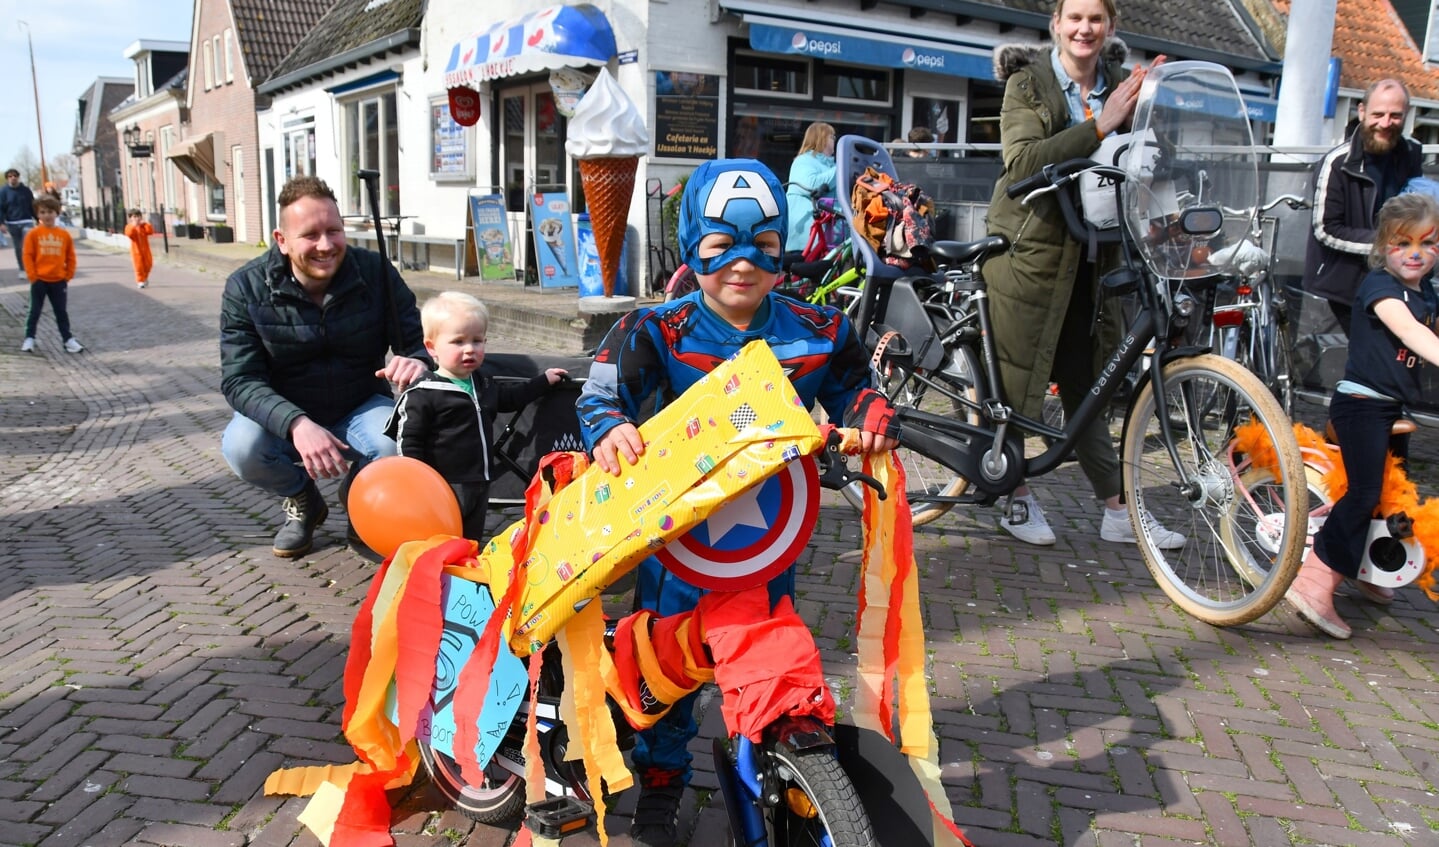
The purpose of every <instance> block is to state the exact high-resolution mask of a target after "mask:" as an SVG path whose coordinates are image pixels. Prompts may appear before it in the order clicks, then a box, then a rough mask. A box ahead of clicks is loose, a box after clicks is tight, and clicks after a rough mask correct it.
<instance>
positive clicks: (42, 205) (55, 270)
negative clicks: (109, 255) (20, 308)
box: [20, 194, 85, 353]
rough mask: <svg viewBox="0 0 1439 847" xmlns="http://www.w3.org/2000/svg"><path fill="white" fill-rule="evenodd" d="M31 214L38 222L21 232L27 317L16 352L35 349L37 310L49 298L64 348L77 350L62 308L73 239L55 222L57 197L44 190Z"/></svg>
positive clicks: (71, 271) (70, 274) (72, 266)
mask: <svg viewBox="0 0 1439 847" xmlns="http://www.w3.org/2000/svg"><path fill="white" fill-rule="evenodd" d="M35 217H37V218H39V219H40V225H39V226H37V227H35V228H34V229H32V230H30V231H29V232H27V233H26V234H25V248H24V258H25V276H26V277H27V278H28V279H29V280H30V318H29V320H27V321H26V322H25V341H24V342H23V343H22V344H21V345H20V352H22V353H29V352H31V351H32V350H34V349H35V329H36V327H38V326H39V325H40V313H41V312H42V311H43V310H44V308H45V299H46V298H49V300H50V308H52V309H54V310H55V326H56V327H57V328H59V330H60V337H61V338H63V339H65V352H67V353H79V352H80V351H81V350H84V349H85V345H83V344H81V343H80V340H79V339H78V338H76V337H75V336H73V335H71V334H70V313H69V311H67V310H66V308H65V299H66V294H67V293H68V291H69V287H70V278H71V277H73V276H75V242H74V241H72V240H71V238H70V233H68V232H66V231H65V230H63V229H61V228H60V227H58V226H56V225H55V221H56V219H58V218H59V217H60V201H59V200H58V199H56V198H54V197H52V196H50V195H48V194H42V195H40V196H39V197H37V198H35Z"/></svg>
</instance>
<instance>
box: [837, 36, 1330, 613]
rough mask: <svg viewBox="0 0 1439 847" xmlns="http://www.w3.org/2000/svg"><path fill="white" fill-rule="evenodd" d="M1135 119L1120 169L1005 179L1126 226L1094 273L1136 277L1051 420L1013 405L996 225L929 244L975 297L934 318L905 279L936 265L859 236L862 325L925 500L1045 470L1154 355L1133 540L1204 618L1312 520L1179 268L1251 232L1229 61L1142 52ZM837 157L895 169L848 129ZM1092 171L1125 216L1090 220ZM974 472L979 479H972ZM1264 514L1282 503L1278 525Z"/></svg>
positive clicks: (1128, 280)
mask: <svg viewBox="0 0 1439 847" xmlns="http://www.w3.org/2000/svg"><path fill="white" fill-rule="evenodd" d="M1133 138H1134V139H1135V141H1134V142H1133V144H1132V145H1131V150H1130V153H1129V157H1128V159H1127V162H1128V163H1129V164H1128V165H1127V166H1126V168H1124V169H1120V168H1115V167H1111V166H1105V165H1098V164H1096V163H1095V162H1093V161H1091V160H1087V159H1082V160H1074V161H1070V162H1065V163H1061V164H1056V165H1050V166H1047V167H1046V168H1045V169H1044V170H1043V171H1042V172H1041V173H1039V174H1036V175H1035V176H1034V177H1031V178H1030V179H1027V180H1024V181H1021V182H1019V183H1017V184H1015V185H1014V186H1012V187H1011V188H1010V192H1011V194H1012V195H1013V196H1016V197H1019V196H1025V197H1027V199H1033V198H1034V197H1036V196H1039V195H1042V194H1046V193H1054V194H1056V196H1057V197H1058V199H1059V201H1060V205H1061V208H1062V209H1063V212H1064V215H1065V218H1066V222H1067V223H1068V225H1069V228H1070V230H1071V232H1072V233H1073V234H1074V236H1075V237H1076V238H1077V239H1078V240H1079V241H1080V242H1081V243H1090V244H1094V243H1114V244H1119V245H1120V246H1121V248H1122V251H1123V253H1124V256H1125V261H1124V264H1123V265H1122V266H1121V267H1120V268H1118V269H1117V270H1115V271H1112V272H1110V273H1109V274H1108V275H1106V277H1105V279H1104V281H1103V286H1102V287H1103V289H1104V291H1105V293H1106V294H1107V295H1117V294H1125V293H1134V294H1136V296H1137V298H1138V302H1139V309H1138V312H1137V313H1136V314H1135V315H1134V316H1133V318H1132V319H1131V321H1130V322H1129V325H1128V327H1127V329H1126V330H1125V332H1124V336H1123V340H1122V341H1121V342H1120V344H1119V346H1118V348H1117V349H1116V350H1115V351H1114V352H1113V354H1112V355H1111V356H1110V357H1109V359H1108V362H1107V363H1106V364H1105V365H1104V367H1102V368H1101V369H1100V376H1099V378H1098V380H1097V381H1096V383H1095V385H1094V387H1093V388H1092V389H1091V391H1090V392H1089V393H1088V395H1087V396H1086V397H1085V399H1084V401H1083V403H1081V405H1080V406H1079V408H1078V409H1077V410H1076V412H1075V414H1074V416H1073V417H1071V418H1070V419H1068V420H1066V421H1065V425H1064V427H1063V429H1061V430H1056V429H1054V428H1051V427H1048V426H1046V425H1045V424H1044V423H1043V422H1042V421H1036V420H1030V419H1027V418H1025V417H1023V416H1020V415H1018V414H1016V413H1015V412H1014V410H1013V408H1012V407H1011V406H1010V405H1009V403H1008V401H1007V399H1006V397H1005V394H1004V387H1003V384H1002V382H1001V380H1000V378H999V371H998V363H997V358H996V352H995V345H994V340H993V338H992V335H991V333H990V327H989V317H988V302H987V297H986V284H985V282H984V280H983V278H982V275H981V273H980V270H979V266H980V265H981V264H982V262H983V260H984V258H985V257H986V256H988V255H991V254H992V253H994V252H995V251H999V250H1004V249H1007V248H1008V242H1007V240H1006V239H1004V238H1003V237H1000V236H992V237H990V238H986V239H982V240H980V241H977V242H973V243H971V244H968V245H961V246H960V247H957V248H956V247H938V248H937V252H941V253H943V254H944V255H943V256H942V258H941V261H943V262H944V263H945V264H946V265H947V266H949V267H951V268H957V270H952V271H950V272H949V274H948V277H949V279H948V282H949V284H950V285H951V286H952V287H953V288H954V289H955V290H957V291H960V292H962V293H965V294H968V295H969V297H970V300H971V301H972V302H973V303H974V304H975V308H973V309H972V310H968V311H966V310H964V309H956V310H953V311H952V312H951V314H949V315H948V316H947V317H944V318H940V319H936V314H935V309H934V308H933V306H932V305H929V306H926V304H925V303H924V302H923V300H922V298H921V297H920V295H919V294H918V293H917V285H928V284H932V279H926V278H925V277H924V276H923V275H910V274H906V273H905V272H902V271H897V270H894V269H893V268H892V267H891V266H888V265H885V264H884V263H883V262H882V261H881V260H880V257H879V256H878V255H877V254H875V252H874V250H873V249H871V248H870V247H869V246H868V244H867V243H863V242H857V249H858V250H859V251H860V252H861V253H863V254H864V258H865V264H866V272H867V278H868V281H869V284H868V285H867V286H866V287H865V289H864V295H863V298H862V299H861V303H860V306H859V310H858V318H857V324H858V325H859V326H860V327H862V328H863V329H862V330H861V331H862V332H864V333H865V334H866V336H865V337H866V339H867V342H868V343H870V344H871V346H872V347H874V349H875V351H876V353H875V357H876V360H877V361H878V362H880V364H881V367H882V368H883V370H884V371H885V372H886V373H888V375H889V384H890V389H891V392H892V395H891V396H892V399H895V400H896V401H897V402H898V403H899V404H900V411H899V413H900V418H901V421H902V425H903V435H902V438H901V443H902V445H903V447H904V448H907V449H906V452H905V457H904V462H905V467H906V471H907V475H908V478H909V480H910V485H909V489H910V490H909V491H908V492H907V494H908V497H909V498H910V500H911V502H914V503H927V504H930V510H931V511H941V510H944V509H948V508H950V507H951V506H953V505H954V504H956V503H963V502H976V501H977V502H992V501H993V500H994V499H995V498H997V497H999V496H1002V495H1005V494H1008V493H1010V492H1011V491H1013V490H1014V489H1015V488H1016V487H1017V486H1018V485H1019V484H1020V482H1021V481H1023V480H1026V479H1032V478H1034V477H1037V476H1041V475H1043V474H1045V473H1048V472H1049V471H1051V470H1053V469H1054V468H1055V467H1057V466H1058V465H1059V463H1060V462H1061V461H1062V460H1063V459H1064V457H1066V456H1067V455H1068V454H1069V453H1070V452H1071V451H1072V447H1073V444H1074V441H1075V439H1076V436H1077V435H1078V433H1080V432H1082V431H1083V430H1084V429H1085V428H1086V427H1088V426H1089V425H1090V424H1091V423H1092V422H1093V421H1094V420H1095V419H1096V417H1097V416H1098V415H1099V414H1100V413H1101V411H1102V410H1103V409H1104V408H1105V407H1106V406H1107V405H1108V404H1109V402H1110V400H1111V398H1112V397H1113V396H1114V394H1115V392H1116V391H1117V390H1118V389H1119V387H1120V386H1121V384H1123V382H1124V380H1123V379H1122V377H1123V376H1124V375H1125V374H1128V373H1130V372H1131V371H1133V370H1134V369H1135V366H1136V365H1137V364H1138V363H1139V362H1140V361H1141V359H1142V358H1143V357H1145V356H1149V358H1150V366H1149V367H1147V368H1144V369H1142V370H1141V371H1139V373H1140V377H1139V383H1138V386H1137V390H1136V392H1135V396H1134V399H1133V401H1132V402H1131V403H1130V406H1129V410H1128V414H1127V415H1126V417H1125V421H1124V424H1123V428H1122V435H1121V458H1122V460H1123V473H1124V494H1125V499H1126V501H1127V503H1128V507H1129V512H1130V519H1131V520H1132V521H1133V523H1134V526H1135V528H1136V534H1137V535H1138V536H1139V540H1140V541H1139V545H1140V550H1141V553H1142V555H1143V557H1144V560H1145V563H1146V565H1147V566H1148V567H1149V569H1150V571H1151V572H1152V573H1153V575H1154V576H1155V578H1156V580H1157V581H1158V583H1159V585H1160V587H1161V588H1162V589H1163V590H1164V591H1165V592H1166V593H1167V594H1168V595H1169V596H1170V597H1171V599H1173V600H1174V601H1175V602H1176V603H1177V604H1178V605H1179V606H1181V607H1182V608H1184V609H1185V610H1186V611H1188V612H1189V613H1190V614H1193V615H1194V616H1196V617H1198V618H1200V619H1202V620H1205V621H1207V622H1209V623H1212V624H1215V625H1233V624H1240V623H1245V622H1248V621H1251V620H1253V619H1255V618H1257V617H1259V616H1260V615H1262V614H1264V613H1265V612H1267V611H1269V609H1270V608H1272V607H1273V606H1274V605H1275V604H1276V603H1277V602H1278V601H1279V600H1280V599H1281V598H1282V597H1283V595H1284V592H1285V590H1286V589H1287V588H1288V585H1289V583H1290V582H1291V581H1292V579H1293V577H1294V574H1295V573H1296V571H1297V570H1298V567H1299V563H1300V559H1301V556H1302V553H1303V548H1304V535H1305V533H1304V530H1303V524H1302V523H1296V521H1300V520H1301V516H1302V515H1303V514H1305V513H1306V512H1307V511H1308V503H1307V496H1308V491H1307V488H1306V486H1304V485H1303V484H1302V480H1303V478H1304V477H1303V471H1302V463H1301V460H1300V456H1299V451H1298V447H1297V445H1296V444H1295V441H1294V435H1293V432H1292V430H1291V428H1290V423H1289V419H1288V416H1287V415H1285V413H1284V411H1283V409H1282V408H1280V406H1279V403H1278V401H1277V400H1276V399H1275V398H1274V396H1273V395H1272V394H1271V392H1270V391H1269V390H1268V389H1267V388H1266V387H1265V386H1264V385H1263V383H1261V382H1260V381H1259V380H1258V378H1257V377H1255V376H1254V375H1253V374H1252V373H1250V372H1249V371H1247V370H1246V369H1244V368H1243V367H1241V366H1239V365H1238V364H1237V363H1235V362H1234V361H1231V360H1228V359H1224V358H1222V357H1220V356H1216V355H1212V354H1206V353H1204V352H1203V348H1199V347H1195V346H1192V345H1189V344H1187V343H1186V342H1185V337H1186V332H1187V330H1188V329H1189V327H1190V323H1191V321H1192V320H1193V319H1195V317H1196V315H1195V312H1196V303H1195V299H1194V297H1193V296H1192V294H1191V293H1189V287H1190V286H1191V285H1194V284H1196V283H1201V282H1208V281H1212V280H1213V278H1214V277H1215V276H1216V275H1217V273H1218V270H1217V269H1215V268H1214V267H1213V266H1212V265H1210V264H1209V263H1208V261H1207V258H1208V253H1209V247H1210V245H1214V244H1216V243H1220V244H1223V243H1232V242H1234V241H1237V240H1238V239H1240V238H1243V237H1244V236H1245V235H1247V234H1248V232H1249V228H1250V222H1249V219H1248V218H1247V217H1244V216H1242V215H1239V216H1227V215H1225V213H1224V208H1225V207H1229V208H1231V209H1236V208H1237V209H1246V208H1247V209H1250V210H1253V209H1254V208H1255V207H1256V206H1257V202H1256V200H1255V196H1256V195H1257V185H1258V174H1257V165H1256V162H1255V158H1254V156H1253V154H1252V152H1243V153H1235V152H1233V151H1235V150H1236V149H1237V150H1240V151H1251V150H1252V146H1251V136H1250V134H1249V124H1248V121H1247V119H1246V117H1245V110H1244V105H1243V101H1242V100H1241V99H1240V96H1239V92H1238V89H1237V87H1236V86H1235V84H1234V81H1233V78H1232V76H1231V75H1230V74H1229V72H1228V71H1227V70H1226V69H1224V68H1222V67H1220V66H1218V65H1214V64H1210V63H1204V62H1175V63H1169V64H1166V65H1162V66H1160V67H1159V68H1156V69H1154V70H1153V71H1151V73H1150V77H1149V79H1148V80H1147V81H1146V83H1145V85H1144V87H1143V89H1142V91H1141V94H1140V99H1139V103H1138V105H1137V106H1136V109H1135V117H1134V133H1133ZM1220 142H1222V146H1221V144H1220ZM837 158H838V160H839V168H840V177H841V184H846V183H849V182H851V181H852V180H853V179H854V177H855V176H856V175H857V174H859V173H862V172H863V171H864V168H865V167H877V168H880V169H882V170H885V171H886V172H888V173H891V174H893V172H894V171H893V163H892V162H891V161H890V160H889V156H888V154H887V153H886V152H885V151H884V149H883V148H882V147H880V146H879V145H876V144H874V143H873V142H871V141H868V140H867V139H863V138H859V137H855V136H846V137H844V138H842V139H841V140H840V144H839V151H838V155H837ZM1085 173H1091V174H1097V175H1101V176H1103V177H1105V178H1107V179H1112V180H1114V181H1115V182H1116V183H1117V185H1116V191H1118V192H1119V193H1120V200H1121V201H1122V209H1123V215H1122V217H1123V221H1122V222H1121V225H1120V226H1119V227H1117V228H1115V229H1110V230H1096V229H1095V228H1094V227H1093V226H1092V225H1090V224H1089V223H1088V222H1087V221H1086V220H1085V219H1084V218H1083V216H1082V214H1081V212H1080V210H1079V209H1078V207H1077V202H1076V201H1075V199H1074V197H1073V189H1072V186H1074V185H1075V184H1076V182H1077V180H1078V179H1079V177H1080V176H1081V175H1082V174H1085ZM1195 180H1203V181H1205V182H1207V184H1208V186H1209V188H1208V191H1207V193H1206V196H1207V197H1208V201H1207V202H1205V203H1199V202H1197V198H1198V196H1199V195H1198V194H1197V193H1196V192H1192V191H1183V190H1182V186H1183V185H1184V184H1185V183H1192V182H1193V181H1195ZM1221 199H1222V200H1224V201H1225V202H1222V203H1221V202H1219V201H1220V200H1221ZM845 211H846V212H847V213H852V211H853V210H851V209H848V208H846V210H845ZM1252 214H1253V212H1252V211H1251V212H1250V215H1251V216H1252ZM1201 247H1203V248H1204V249H1203V250H1200V249H1196V248H1201ZM1251 421H1254V422H1257V424H1258V425H1259V426H1260V427H1262V430H1263V432H1265V433H1266V434H1267V436H1268V440H1267V443H1269V444H1272V445H1273V446H1274V454H1273V458H1274V461H1273V462H1272V466H1273V467H1274V468H1275V472H1274V473H1264V472H1262V471H1261V470H1260V469H1258V468H1256V467H1255V466H1254V465H1253V462H1252V457H1250V456H1248V455H1245V454H1243V453H1241V452H1236V450H1235V440H1234V433H1235V430H1236V428H1237V427H1238V426H1239V425H1241V424H1245V423H1249V422H1251ZM1026 435H1038V436H1047V437H1049V438H1050V439H1052V440H1053V444H1052V446H1050V447H1049V448H1048V449H1046V450H1045V451H1044V452H1043V453H1041V454H1039V455H1038V456H1034V457H1026V456H1025V454H1024V441H1023V438H1024V436H1026ZM970 486H973V487H974V488H975V489H977V493H976V494H975V495H973V496H968V497H967V496H965V492H966V491H967V489H968V488H969V487H970ZM1146 513H1147V514H1152V515H1153V516H1154V517H1156V518H1158V519H1159V520H1160V521H1161V522H1163V523H1164V524H1165V525H1167V526H1170V527H1176V528H1179V529H1181V530H1182V531H1184V532H1185V535H1186V538H1187V541H1186V543H1185V545H1184V546H1183V547H1182V548H1180V549H1178V550H1163V549H1161V548H1159V547H1158V545H1157V544H1156V543H1154V540H1153V539H1152V538H1151V537H1150V534H1149V530H1148V527H1147V525H1146V524H1147V522H1146V521H1145V520H1144V518H1143V515H1145V514H1146ZM1274 515H1280V516H1282V518H1283V519H1284V520H1283V521H1282V524H1281V526H1280V528H1279V530H1278V531H1277V535H1276V533H1275V531H1274V529H1273V525H1274V524H1275V523H1276V521H1275V520H1274V519H1273V516H1274Z"/></svg>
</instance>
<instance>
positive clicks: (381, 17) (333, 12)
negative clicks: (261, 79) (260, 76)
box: [269, 0, 425, 79]
mask: <svg viewBox="0 0 1439 847" xmlns="http://www.w3.org/2000/svg"><path fill="white" fill-rule="evenodd" d="M424 16H425V4H424V2H423V0H335V3H334V5H333V6H331V7H330V10H329V12H327V13H326V14H325V16H324V17H322V18H321V19H320V21H319V22H318V23H316V24H315V25H314V27H313V28H312V29H311V30H310V31H309V32H308V33H307V34H306V35H305V37H304V38H303V39H301V40H300V41H299V43H298V44H296V45H295V48H294V49H293V50H291V51H290V53H289V55H287V56H285V57H284V60H283V61H281V62H279V63H278V64H277V65H276V66H275V67H274V69H273V70H272V71H271V73H270V75H269V78H270V79H274V78H277V77H280V76H283V75H285V74H288V73H293V72H294V71H298V70H301V69H302V68H305V67H308V66H310V65H313V64H315V63H316V62H321V61H324V60H325V59H328V58H329V57H331V56H337V55H339V54H341V53H344V52H346V51H348V50H353V49H355V48H356V47H363V46H364V45H366V44H369V43H370V42H372V41H375V40H377V39H380V38H384V37H385V36H387V35H391V34H393V33H396V32H400V31H402V30H406V29H414V28H418V27H419V26H420V22H421V21H422V20H423V19H424Z"/></svg>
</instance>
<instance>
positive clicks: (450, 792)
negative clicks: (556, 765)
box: [419, 742, 525, 824]
mask: <svg viewBox="0 0 1439 847" xmlns="http://www.w3.org/2000/svg"><path fill="white" fill-rule="evenodd" d="M419 748H420V761H421V762H422V763H424V766H425V770H426V772H428V773H429V775H430V781H431V782H433V783H434V784H435V787H436V788H438V789H439V791H440V793H441V794H443V795H444V797H445V799H446V800H448V801H450V802H451V803H452V804H454V807H455V808H456V809H457V810H459V812H460V814H462V815H464V816H465V817H467V818H470V819H471V820H476V821H479V822H480V823H488V824H499V823H505V822H507V821H512V820H514V819H515V818H517V817H519V815H520V812H521V811H523V810H524V808H525V781H524V780H523V779H520V778H519V777H518V776H515V775H514V774H512V773H510V772H509V771H507V770H505V769H504V768H502V767H500V766H499V765H497V764H495V763H494V762H491V763H490V764H489V765H488V766H486V768H485V781H484V782H483V783H482V784H480V785H472V784H471V783H469V782H467V781H466V780H465V778H464V776H462V775H461V774H460V763H459V762H456V761H455V760H454V759H452V758H450V757H449V756H447V755H445V754H444V753H441V752H440V751H439V750H436V749H435V748H433V747H431V746H430V745H429V744H428V743H425V742H420V744H419Z"/></svg>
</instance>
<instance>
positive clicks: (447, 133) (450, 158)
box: [430, 102, 470, 177]
mask: <svg viewBox="0 0 1439 847" xmlns="http://www.w3.org/2000/svg"><path fill="white" fill-rule="evenodd" d="M430 132H431V135H432V137H433V140H434V145H433V147H434V149H433V150H431V151H430V152H431V156H430V174H431V175H433V176H437V177H463V176H466V175H468V174H469V171H470V163H469V156H468V154H469V149H468V144H467V138H466V135H465V128H464V127H463V126H460V124H458V123H456V122H455V120H454V119H453V118H451V117H450V104H449V103H445V102H434V103H431V104H430Z"/></svg>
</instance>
